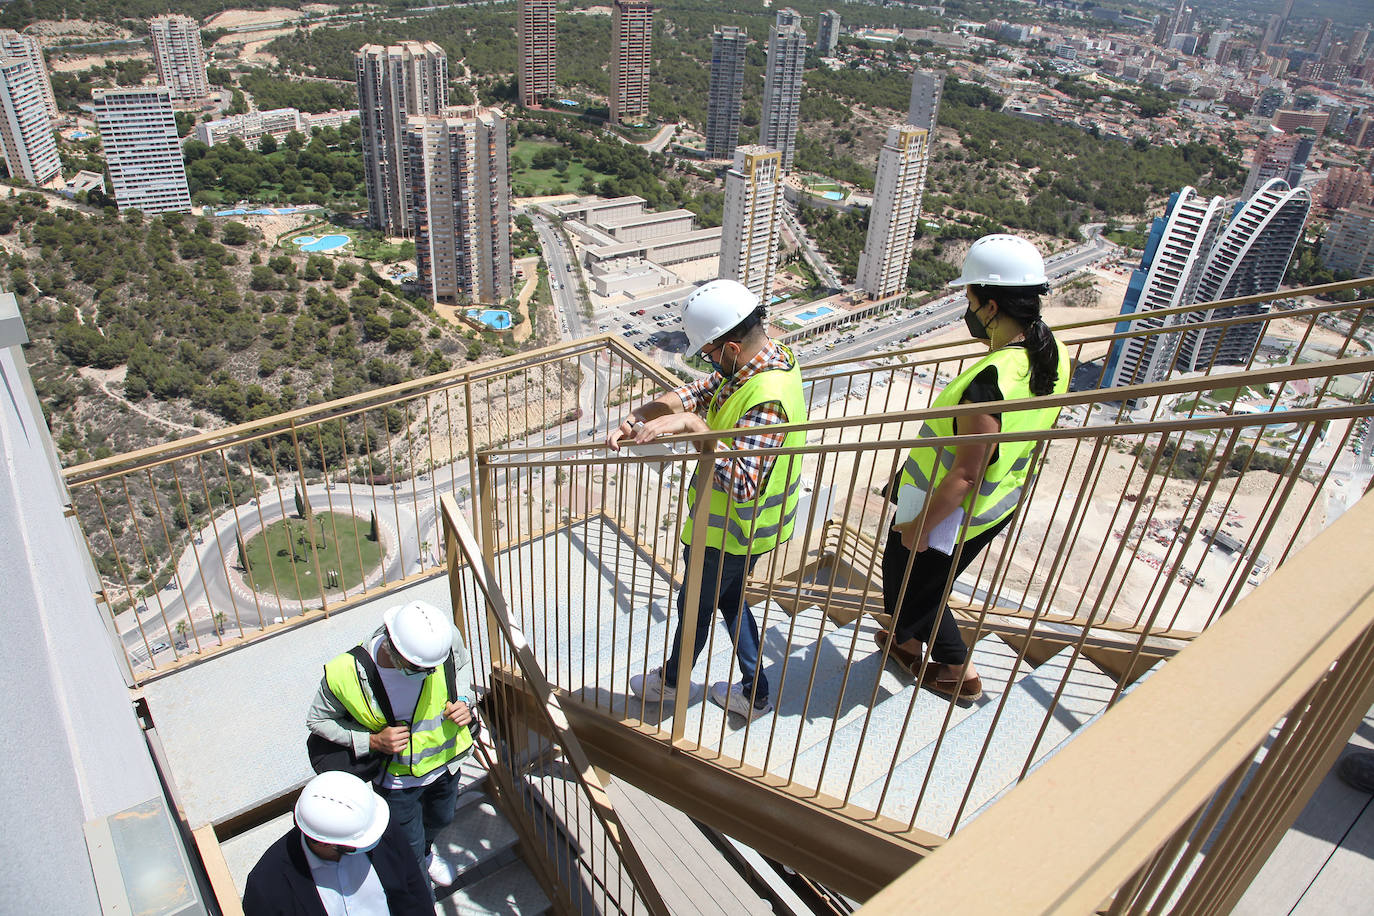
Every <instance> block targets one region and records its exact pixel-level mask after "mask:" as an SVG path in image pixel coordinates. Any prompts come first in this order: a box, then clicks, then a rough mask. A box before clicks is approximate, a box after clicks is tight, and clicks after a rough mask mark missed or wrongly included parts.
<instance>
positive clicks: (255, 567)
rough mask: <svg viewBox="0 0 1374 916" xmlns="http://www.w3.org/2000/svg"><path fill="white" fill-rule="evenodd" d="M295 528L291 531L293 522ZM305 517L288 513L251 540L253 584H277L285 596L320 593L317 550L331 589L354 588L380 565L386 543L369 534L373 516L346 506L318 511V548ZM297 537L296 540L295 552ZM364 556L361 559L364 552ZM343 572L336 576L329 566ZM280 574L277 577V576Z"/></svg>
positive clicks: (249, 576) (268, 586) (261, 586)
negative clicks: (348, 510)
mask: <svg viewBox="0 0 1374 916" xmlns="http://www.w3.org/2000/svg"><path fill="white" fill-rule="evenodd" d="M288 526H289V527H290V531H291V533H290V534H289V535H288V534H287V527H288ZM305 527H306V526H305V521H304V520H303V519H299V518H290V519H285V520H283V521H280V522H274V523H273V524H271V525H268V526H267V528H266V529H265V530H263V531H260V532H258V534H256V535H254V536H253V539H252V540H250V541H249V542H248V544H247V545H246V546H247V553H248V573H247V579H248V584H249V585H251V586H252V587H253V588H254V589H255V590H258V591H264V592H270V591H273V590H274V588H275V590H276V592H277V593H278V594H279V595H281V596H282V597H283V598H311V597H318V596H319V594H320V586H319V582H318V580H317V578H316V575H315V556H316V555H318V557H319V563H320V572H321V574H323V575H325V576H326V582H327V586H326V589H325V590H326V591H337V590H339V589H344V588H352V587H354V586H356V585H358V584H359V583H361V582H362V581H363V576H364V575H365V574H366V573H367V572H371V571H372V570H373V569H375V568H376V567H377V564H378V563H380V562H381V559H382V545H381V544H380V543H379V542H377V541H373V540H369V539H368V533H369V531H370V529H371V522H370V520H369V519H365V518H358V517H356V516H352V515H347V514H345V513H342V512H318V513H316V514H315V548H316V549H315V550H314V551H312V550H311V549H310V546H309V538H307V537H306V533H305ZM291 541H294V542H295V557H294V559H293V558H292V550H291ZM360 552H361V554H362V562H361V564H360V563H359V553H360ZM330 570H334V571H335V572H337V574H338V579H337V581H330V579H329V571H330ZM274 577H275V582H274Z"/></svg>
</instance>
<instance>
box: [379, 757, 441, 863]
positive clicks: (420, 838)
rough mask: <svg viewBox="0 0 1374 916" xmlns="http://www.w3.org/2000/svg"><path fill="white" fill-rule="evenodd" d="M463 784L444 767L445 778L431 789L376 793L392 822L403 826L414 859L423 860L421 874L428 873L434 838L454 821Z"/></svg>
mask: <svg viewBox="0 0 1374 916" xmlns="http://www.w3.org/2000/svg"><path fill="white" fill-rule="evenodd" d="M460 783H461V780H459V778H458V774H457V773H450V772H448V771H447V767H445V772H444V775H443V776H440V777H439V778H438V779H436V780H434V782H432V783H430V784H429V785H426V786H415V787H413V788H409V789H380V788H379V789H378V790H377V793H378V794H379V795H381V796H382V797H383V798H385V799H386V803H387V807H389V808H390V809H391V820H392V821H393V822H394V823H397V824H400V825H401V829H402V830H403V831H404V832H405V835H406V840H407V842H409V843H410V848H411V849H412V850H414V851H415V858H417V859H419V860H420V870H421V871H424V869H425V857H426V856H428V855H429V850H430V847H432V846H433V845H434V838H435V837H437V836H438V835H439V832H440V831H442V830H443V829H444V828H445V827H447V826H448V825H449V824H450V823H451V822H452V821H453V812H454V809H455V808H456V807H457V805H458V788H459V785H460Z"/></svg>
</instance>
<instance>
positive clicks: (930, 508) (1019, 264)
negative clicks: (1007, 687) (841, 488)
mask: <svg viewBox="0 0 1374 916" xmlns="http://www.w3.org/2000/svg"><path fill="white" fill-rule="evenodd" d="M949 285H950V286H952V287H963V288H964V290H965V291H966V293H967V295H968V311H966V312H965V313H964V322H965V324H966V325H967V326H968V330H969V334H970V335H971V336H972V337H973V338H974V339H975V340H981V341H984V342H986V343H987V344H988V347H989V352H988V354H987V355H986V356H984V357H982V358H981V359H979V360H978V361H977V362H975V363H974V364H973V365H971V366H969V367H968V368H967V369H965V370H964V371H963V372H961V373H960V374H959V375H958V377H956V378H955V379H954V380H953V381H951V382H950V383H949V384H948V385H947V386H946V387H945V388H944V390H943V391H941V392H940V394H939V396H938V397H937V398H936V399H935V403H934V405H933V406H934V407H936V408H939V407H954V406H955V405H959V404H980V403H990V402H998V401H1012V400H1018V399H1021V398H1030V397H1034V396H1037V395H1048V394H1062V393H1064V392H1065V391H1067V390H1068V385H1069V376H1070V374H1071V373H1070V368H1069V358H1068V353H1067V352H1066V351H1065V349H1064V346H1063V344H1061V343H1059V342H1058V341H1057V340H1055V338H1054V335H1053V334H1051V333H1050V329H1049V328H1048V327H1047V326H1046V325H1045V323H1044V321H1042V320H1041V318H1040V297H1041V295H1043V294H1044V293H1046V292H1048V290H1049V286H1048V284H1047V282H1046V279H1045V262H1044V259H1043V258H1041V256H1040V252H1039V251H1037V250H1036V248H1035V246H1034V245H1032V244H1031V243H1030V242H1028V241H1026V240H1025V239H1022V238H1017V237H1016V236H1013V235H988V236H984V237H983V238H980V239H978V240H977V241H976V242H974V243H973V245H972V247H970V248H969V251H968V255H967V256H966V257H965V258H964V264H963V269H962V271H961V272H960V274H959V277H958V279H956V280H954V281H952V282H951V283H950V284H949ZM1058 415H1059V408H1057V407H1033V406H1032V407H1027V408H1024V409H1020V410H1005V409H998V410H989V411H988V412H986V413H965V414H961V415H959V416H958V417H957V418H956V417H935V418H932V419H931V420H929V421H927V422H926V423H925V425H924V426H923V427H922V429H921V431H920V435H921V436H922V437H932V436H940V437H946V436H953V435H986V434H989V433H998V432H1033V431H1036V430H1044V429H1049V428H1050V427H1052V426H1053V425H1054V422H1055V419H1056V418H1057V417H1058ZM1034 449H1035V442H1034V440H1032V439H1024V440H1013V441H1003V442H993V443H988V442H979V443H963V444H959V445H956V446H954V447H953V448H952V449H951V448H950V447H948V446H946V447H943V448H941V447H931V446H921V445H918V446H916V447H915V448H913V449H912V450H911V452H910V453H909V454H908V456H907V458H906V461H905V463H904V464H903V465H902V467H901V470H900V473H899V474H898V477H897V479H896V481H895V483H896V484H897V486H896V493H895V494H892V495H894V496H895V498H896V500H897V511H896V513H895V514H894V524H893V526H892V530H891V532H890V533H889V535H888V539H887V547H886V549H885V552H884V554H883V605H884V608H885V609H886V610H887V612H888V614H890V615H891V616H892V619H893V621H894V625H893V630H892V632H890V633H889V632H888V631H886V630H879V631H878V633H877V634H876V636H875V638H876V640H877V642H878V645H879V647H880V648H881V649H882V650H883V652H884V653H885V654H886V656H887V657H888V658H891V659H895V660H896V661H897V663H898V664H899V665H901V666H902V667H903V668H904V669H906V670H907V671H909V672H910V673H912V674H913V675H915V676H917V677H919V678H920V683H921V686H923V687H926V688H928V689H930V690H932V691H934V692H936V693H939V694H941V695H943V696H947V697H950V698H952V699H954V700H956V701H959V702H962V703H971V702H973V701H974V700H977V699H978V698H979V697H981V696H982V695H983V685H982V681H981V680H980V679H979V677H978V672H977V671H976V670H975V668H974V666H973V663H972V661H970V659H969V652H968V648H967V647H966V646H965V645H964V641H963V638H962V637H961V636H960V635H959V628H958V626H957V625H956V624H955V622H954V618H953V615H952V614H951V613H950V611H949V609H948V608H947V607H946V606H945V597H946V589H947V587H948V586H949V584H950V583H951V582H952V581H953V578H954V577H957V576H958V574H959V573H960V572H962V571H963V570H964V568H965V567H966V566H968V564H969V563H971V562H973V560H974V558H975V557H977V556H978V554H979V553H980V552H981V551H982V550H983V548H984V547H986V546H987V545H988V544H989V543H990V542H991V541H992V539H993V538H995V537H996V536H997V534H998V533H999V532H1000V531H1001V530H1002V529H1003V528H1005V527H1006V526H1007V524H1008V523H1009V522H1010V521H1011V518H1012V515H1013V514H1014V513H1015V511H1016V507H1017V505H1018V504H1019V503H1020V498H1021V491H1022V487H1023V486H1024V484H1025V482H1026V477H1027V475H1028V473H1029V470H1030V466H1031V463H1032V457H1033V455H1032V453H1033V452H1034ZM956 556H957V562H956V559H955V557H956ZM951 571H953V573H954V575H953V576H951V575H950V573H951ZM926 642H929V643H930V645H931V649H930V659H929V663H928V664H925V665H924V666H923V665H922V657H921V656H922V650H923V646H924V643H926Z"/></svg>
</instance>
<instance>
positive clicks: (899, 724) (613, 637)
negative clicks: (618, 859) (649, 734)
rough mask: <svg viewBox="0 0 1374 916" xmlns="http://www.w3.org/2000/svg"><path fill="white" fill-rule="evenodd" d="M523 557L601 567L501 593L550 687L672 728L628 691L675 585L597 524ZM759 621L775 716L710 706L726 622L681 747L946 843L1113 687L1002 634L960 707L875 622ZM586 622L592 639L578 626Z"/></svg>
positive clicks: (725, 651) (656, 655)
mask: <svg viewBox="0 0 1374 916" xmlns="http://www.w3.org/2000/svg"><path fill="white" fill-rule="evenodd" d="M512 554H513V557H512V559H513V561H514V567H515V568H519V567H520V566H521V565H522V564H523V565H524V567H525V568H526V569H537V568H538V565H539V564H540V563H543V562H545V561H546V559H545V558H548V557H552V556H554V555H557V557H558V559H557V563H558V565H559V566H560V567H562V568H563V569H565V570H566V569H567V568H568V566H567V565H565V564H568V563H571V564H573V565H574V566H576V565H577V564H586V565H587V568H588V575H587V580H586V584H585V588H584V587H583V583H582V582H581V581H579V579H580V577H579V576H566V575H565V576H560V577H559V578H560V579H562V580H563V583H564V585H565V586H566V585H567V584H568V582H569V580H571V582H572V588H571V591H572V592H573V593H572V594H568V595H557V596H555V595H552V594H544V593H543V592H542V591H541V589H540V588H539V583H538V581H537V580H536V581H533V582H531V581H526V582H524V583H523V584H522V585H521V588H520V590H519V591H518V592H517V591H516V590H515V589H514V588H512V583H509V582H503V586H505V587H506V588H507V590H508V591H507V594H519V595H521V596H522V597H520V598H519V599H517V600H518V601H519V606H520V607H521V608H523V609H524V611H525V614H524V618H525V623H524V626H525V627H526V633H527V635H528V636H529V638H530V642H531V644H532V645H533V646H534V647H535V654H536V656H537V657H539V658H541V660H542V659H543V658H545V657H546V655H545V653H547V658H548V672H549V674H550V678H551V680H554V681H555V682H556V683H557V684H558V685H560V686H563V687H565V688H567V689H569V690H571V691H572V692H573V693H574V694H575V695H577V696H578V697H579V698H580V699H581V700H583V701H584V702H585V703H587V704H589V705H592V706H595V707H597V708H599V709H602V710H604V711H607V712H609V713H610V714H612V715H615V716H628V717H630V718H635V719H640V720H642V721H644V722H646V723H648V724H657V725H658V726H659V727H660V728H662V729H664V730H669V729H671V728H672V713H673V709H672V704H669V703H664V704H659V703H646V702H644V701H643V700H641V699H640V698H638V697H634V696H633V695H632V694H631V692H630V690H629V679H630V677H631V676H633V675H636V674H641V673H643V672H644V671H645V670H647V669H649V668H653V667H655V666H657V665H660V664H662V660H663V658H664V656H665V652H666V646H667V641H668V640H669V639H670V638H671V636H672V631H673V626H674V624H675V622H676V610H675V608H676V595H675V592H674V591H673V589H672V587H671V583H669V582H667V581H666V579H665V578H664V577H663V576H662V575H661V574H660V573H659V571H658V570H656V569H655V568H654V567H653V566H652V565H651V564H650V563H648V562H647V560H646V559H645V557H644V556H643V554H642V553H641V552H640V551H639V550H637V549H636V547H635V545H633V544H632V543H630V542H629V541H628V539H626V538H625V537H624V536H623V534H622V533H621V532H620V531H619V530H618V529H616V528H615V527H614V526H613V525H611V524H610V523H607V522H605V521H603V520H600V519H591V520H589V521H587V522H585V523H583V524H581V525H577V526H574V527H573V529H572V530H571V531H568V530H564V531H563V532H560V533H558V534H555V535H550V536H548V537H546V538H543V539H541V540H539V541H537V542H535V543H534V544H533V545H526V546H524V547H521V548H519V549H517V550H515V551H513V552H512ZM503 572H504V569H503ZM503 578H505V577H504V576H503ZM551 579H552V577H551ZM631 583H633V586H632V585H631ZM544 607H547V609H548V614H547V615H546V614H545V613H544ZM584 607H585V608H586V609H587V611H586V613H585V615H583V614H581V613H579V612H578V609H580V608H584ZM569 608H572V609H573V613H571V614H569ZM753 609H754V615H755V618H756V619H757V620H758V621H759V623H760V626H761V628H762V631H763V632H762V644H761V651H760V655H761V668H762V670H763V672H764V674H765V675H766V677H767V678H768V680H769V682H770V685H771V694H772V699H773V702H774V705H775V710H774V712H773V713H772V714H771V715H768V716H764V717H761V718H759V719H757V720H755V721H753V722H750V723H746V722H745V721H744V720H743V719H741V718H739V717H737V716H733V715H729V716H727V714H726V713H725V712H724V710H722V709H721V708H720V707H718V706H716V705H715V704H714V703H712V702H710V701H708V700H706V699H705V692H704V690H703V689H702V688H703V686H704V685H709V684H710V683H712V682H714V681H718V680H733V679H737V678H738V676H739V675H738V671H737V669H736V668H735V667H734V666H733V664H732V659H731V654H732V651H731V650H732V647H731V644H730V642H729V638H728V636H727V634H726V633H725V629H724V627H723V626H722V625H720V624H719V623H718V624H717V625H716V627H715V629H714V636H713V641H712V642H711V643H708V648H707V650H706V651H704V652H703V654H702V657H701V658H700V659H698V661H697V664H696V667H695V669H694V671H693V683H694V691H693V701H692V703H691V704H690V705H689V707H688V709H687V714H686V719H685V721H684V723H683V726H684V738H685V739H686V740H688V741H691V742H695V743H697V744H699V745H700V746H701V747H702V752H704V753H710V752H711V751H719V753H721V754H722V755H724V756H726V757H730V758H733V759H736V760H740V761H742V762H744V763H746V764H749V765H752V766H756V767H759V768H760V769H763V770H765V771H767V772H769V773H771V774H774V775H777V776H780V777H783V778H788V779H790V780H791V781H793V782H794V783H796V784H799V785H802V786H806V787H810V788H815V789H818V790H819V791H820V792H821V793H822V794H824V795H828V796H832V797H835V798H839V799H842V800H844V801H848V802H850V803H852V804H855V805H857V806H859V807H861V808H864V809H867V810H869V811H873V812H875V813H877V814H880V815H882V816H884V817H888V818H893V819H896V820H898V821H901V822H904V823H909V824H911V826H913V827H915V828H917V829H918V830H922V831H927V832H929V833H932V834H935V835H937V836H948V835H950V834H951V833H953V832H954V830H955V829H956V828H957V827H959V826H962V825H964V824H966V823H967V822H968V821H969V820H970V819H972V818H973V817H975V816H976V815H977V814H978V813H979V812H980V811H981V810H983V809H984V808H985V807H986V806H987V805H988V804H990V803H991V802H992V801H993V800H994V799H996V798H997V797H998V796H999V795H1001V794H1002V793H1003V792H1005V791H1007V790H1008V789H1010V788H1011V787H1012V786H1013V785H1014V784H1015V783H1016V782H1017V781H1018V780H1019V779H1020V778H1022V776H1023V775H1024V773H1025V772H1029V770H1030V769H1032V768H1034V767H1035V766H1036V765H1038V763H1039V762H1041V761H1043V760H1045V759H1046V758H1048V757H1049V756H1050V755H1052V754H1053V753H1054V752H1055V751H1056V750H1058V749H1059V748H1061V747H1062V746H1063V745H1064V744H1065V743H1066V742H1068V741H1069V740H1071V739H1072V737H1073V734H1074V733H1075V732H1076V731H1077V730H1078V729H1080V728H1082V727H1083V726H1084V725H1086V724H1088V723H1089V722H1091V721H1092V720H1093V718H1094V717H1096V716H1098V715H1100V714H1101V713H1102V712H1103V711H1104V710H1105V709H1106V706H1107V704H1108V702H1109V701H1110V699H1111V697H1112V695H1113V693H1114V691H1115V690H1116V682H1115V681H1114V679H1113V678H1112V677H1110V676H1109V675H1108V674H1107V673H1105V672H1103V671H1102V670H1101V669H1099V668H1098V667H1097V666H1096V665H1094V664H1093V663H1092V662H1091V661H1090V660H1088V659H1087V658H1086V657H1084V656H1082V655H1079V656H1077V657H1076V658H1075V657H1074V653H1073V650H1072V648H1065V649H1063V650H1062V651H1060V652H1059V653H1058V654H1057V655H1054V656H1053V657H1051V658H1049V659H1048V660H1045V661H1043V662H1042V663H1041V664H1039V665H1035V664H1033V663H1032V661H1031V660H1030V659H1029V658H1025V659H1022V660H1021V661H1020V662H1019V663H1018V661H1017V655H1018V653H1017V650H1016V649H1015V648H1013V647H1012V646H1010V645H1009V644H1008V643H1007V642H1005V641H1003V640H1002V639H1001V638H1000V637H999V636H997V635H995V634H990V635H986V636H985V637H983V638H982V639H980V640H979V642H978V643H977V644H976V645H975V646H974V647H973V660H974V663H975V665H976V666H977V669H978V672H979V674H980V675H981V677H982V681H983V690H984V695H983V697H982V698H981V699H979V700H978V701H977V702H976V703H975V704H972V705H968V706H960V705H956V704H953V703H951V702H950V701H949V700H948V699H946V698H944V697H941V696H939V695H938V694H934V693H931V692H929V691H926V690H922V689H918V688H917V687H916V686H915V685H914V683H913V678H912V677H911V676H910V675H908V674H906V673H905V672H903V671H901V670H900V669H899V668H898V667H897V666H896V664H895V663H892V662H889V664H887V665H886V666H882V665H881V653H880V652H879V651H878V649H877V646H876V645H875V643H874V641H873V634H874V632H875V631H876V629H877V624H876V623H874V622H873V621H872V620H871V618H868V617H860V618H858V619H856V620H854V621H852V622H850V623H847V624H844V625H837V623H836V622H835V621H833V620H830V619H828V618H827V617H826V616H825V615H824V614H823V613H822V611H821V609H820V608H819V607H816V606H811V607H807V608H805V609H804V610H803V611H801V612H800V613H798V614H797V615H796V616H794V617H792V616H788V615H787V614H786V613H785V612H783V610H782V609H781V608H780V607H778V606H777V605H776V604H771V603H767V604H755V605H754V606H753ZM556 617H557V618H559V619H561V621H562V622H561V623H555V622H554V619H555V618H556ZM582 620H586V626H587V628H586V629H585V630H578V629H576V626H577V625H579V624H580V622H581V621H582ZM569 621H571V624H570V623H569ZM546 627H547V629H548V632H545V628H546ZM555 627H557V628H558V632H556V633H555V632H554V628H555ZM570 629H572V632H569V630H570ZM708 656H709V657H708ZM555 671H556V672H557V673H556V674H555ZM1061 685H1062V686H1061ZM808 697H809V698H808ZM904 723H905V727H904ZM942 735H943V737H941V736H942Z"/></svg>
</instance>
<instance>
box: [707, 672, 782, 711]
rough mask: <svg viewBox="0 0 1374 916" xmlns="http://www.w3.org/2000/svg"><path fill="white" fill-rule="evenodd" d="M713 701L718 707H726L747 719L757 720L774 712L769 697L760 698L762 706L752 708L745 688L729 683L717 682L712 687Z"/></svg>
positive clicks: (727, 709)
mask: <svg viewBox="0 0 1374 916" xmlns="http://www.w3.org/2000/svg"><path fill="white" fill-rule="evenodd" d="M711 701H712V702H713V703H715V704H716V705H717V706H721V707H724V708H725V710H726V711H727V712H732V713H734V714H735V715H737V716H743V717H744V718H746V719H757V718H758V717H759V716H761V715H764V714H765V713H769V712H772V711H773V703H772V701H771V700H769V699H768V698H767V697H761V698H760V702H761V703H762V705H756V706H750V705H749V697H748V695H747V694H745V692H744V688H743V687H742V686H740V685H739V684H731V683H729V682H728V681H716V682H715V683H714V684H712V685H711Z"/></svg>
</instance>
